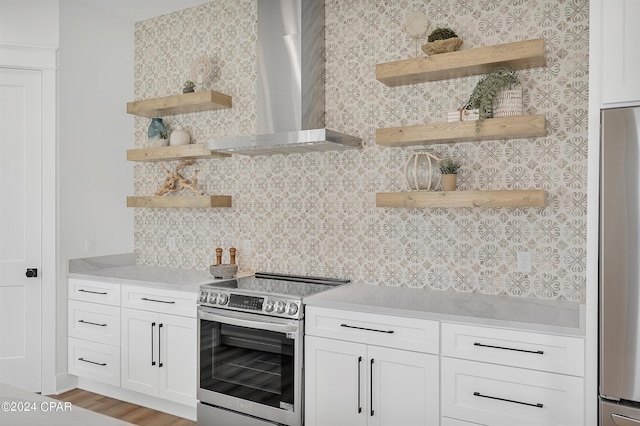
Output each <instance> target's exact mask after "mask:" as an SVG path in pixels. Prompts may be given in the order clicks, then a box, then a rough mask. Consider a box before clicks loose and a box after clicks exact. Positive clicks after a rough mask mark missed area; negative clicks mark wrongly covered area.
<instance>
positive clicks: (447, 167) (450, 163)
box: [440, 157, 461, 191]
mask: <svg viewBox="0 0 640 426" xmlns="http://www.w3.org/2000/svg"><path fill="white" fill-rule="evenodd" d="M460 166H461V164H460V162H459V161H456V160H454V159H452V158H450V157H447V158H445V159H444V160H442V161H441V162H440V173H442V190H443V191H455V190H456V185H457V182H456V181H457V175H458V170H460Z"/></svg>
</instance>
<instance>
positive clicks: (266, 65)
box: [207, 0, 362, 155]
mask: <svg viewBox="0 0 640 426" xmlns="http://www.w3.org/2000/svg"><path fill="white" fill-rule="evenodd" d="M257 86H258V87H257V89H258V91H257V96H258V100H257V116H258V119H257V132H256V135H251V136H234V137H226V138H221V139H211V140H208V141H207V148H208V149H210V150H212V151H218V152H227V153H234V154H246V155H270V154H289V153H294V152H298V153H299V152H309V151H335V150H344V149H354V148H360V147H361V146H362V139H360V138H358V137H355V136H350V135H346V134H344V133H340V132H336V131H333V130H329V129H326V128H325V127H324V118H325V99H324V98H325V93H324V0H258V83H257Z"/></svg>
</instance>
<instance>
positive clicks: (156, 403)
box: [77, 377, 196, 421]
mask: <svg viewBox="0 0 640 426" xmlns="http://www.w3.org/2000/svg"><path fill="white" fill-rule="evenodd" d="M77 387H78V388H80V389H84V390H86V391H89V392H94V393H99V394H101V395H104V396H108V397H110V398H115V399H119V400H121V401H126V402H130V403H132V404H136V405H142V406H143V407H147V408H151V409H153V410H157V411H162V412H163V413H168V414H172V415H174V416H178V417H183V418H185V419H189V420H193V421H195V420H196V406H195V403H196V401H195V400H194V406H193V407H192V406H188V405H183V404H177V403H175V402H173V401H168V400H166V399H162V398H156V397H153V396H149V395H145V394H142V393H139V392H134V391H130V390H128V389H123V388H120V387H116V386H112V385H107V384H105V383H101V382H96V381H95V380H90V379H85V378H83V377H79V378H78V386H77Z"/></svg>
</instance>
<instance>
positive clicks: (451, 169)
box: [440, 158, 461, 175]
mask: <svg viewBox="0 0 640 426" xmlns="http://www.w3.org/2000/svg"><path fill="white" fill-rule="evenodd" d="M460 166H461V164H460V162H459V161H455V160H453V159H451V158H445V159H444V160H442V161H441V162H440V173H442V174H443V175H457V174H458V170H459V169H460Z"/></svg>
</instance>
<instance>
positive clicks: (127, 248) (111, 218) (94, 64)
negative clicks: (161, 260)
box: [57, 0, 134, 372]
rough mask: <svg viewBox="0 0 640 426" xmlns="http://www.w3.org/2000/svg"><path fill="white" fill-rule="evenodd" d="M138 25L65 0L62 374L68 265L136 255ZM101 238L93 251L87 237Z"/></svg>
mask: <svg viewBox="0 0 640 426" xmlns="http://www.w3.org/2000/svg"><path fill="white" fill-rule="evenodd" d="M133 31H134V23H133V22H132V21H128V20H125V19H123V18H121V17H118V16H116V15H111V14H109V13H106V12H105V11H104V10H103V9H98V8H95V7H93V6H90V5H87V4H86V3H84V2H82V1H80V0H60V49H59V55H58V58H59V67H58V70H59V71H58V75H59V86H58V88H59V104H58V113H59V116H58V118H59V121H58V123H59V133H58V144H59V151H58V155H59V169H58V170H59V172H58V176H59V178H58V182H59V191H58V193H59V224H58V231H59V233H58V237H59V252H58V261H59V266H60V268H59V272H58V292H57V299H58V300H57V308H58V324H57V330H58V331H57V336H58V350H57V353H58V356H57V370H58V372H65V371H66V370H67V357H66V336H67V333H66V327H67V323H66V309H67V308H66V307H67V301H66V299H67V291H66V261H67V259H70V258H78V257H88V256H100V255H107V254H118V253H126V252H132V251H133V209H128V208H127V207H126V196H127V195H131V194H133V165H132V163H130V162H127V161H126V150H127V149H128V148H132V147H133V140H132V137H133V117H132V116H130V115H128V114H126V112H125V111H126V103H127V102H128V101H131V100H133ZM87 238H92V239H94V240H95V252H94V253H87V251H86V246H85V240H86V239H87Z"/></svg>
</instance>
